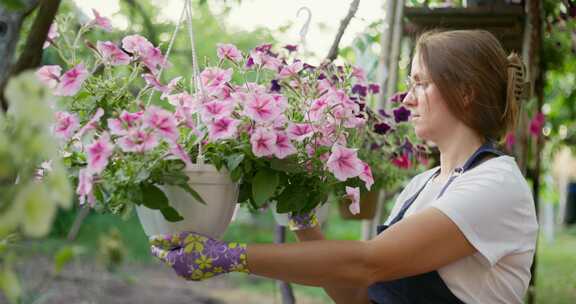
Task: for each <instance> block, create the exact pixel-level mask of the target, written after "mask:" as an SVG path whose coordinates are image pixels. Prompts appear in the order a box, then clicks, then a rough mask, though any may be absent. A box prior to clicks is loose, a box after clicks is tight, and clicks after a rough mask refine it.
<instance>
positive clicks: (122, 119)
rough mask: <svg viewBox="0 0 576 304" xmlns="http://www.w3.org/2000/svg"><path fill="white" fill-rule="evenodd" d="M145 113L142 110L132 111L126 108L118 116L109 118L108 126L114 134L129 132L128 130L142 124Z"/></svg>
mask: <svg viewBox="0 0 576 304" xmlns="http://www.w3.org/2000/svg"><path fill="white" fill-rule="evenodd" d="M143 115H144V113H143V112H142V111H140V112H136V113H130V112H128V111H125V110H124V111H122V113H121V114H120V116H119V117H118V118H109V119H108V128H109V129H110V133H111V134H113V135H126V134H128V131H130V130H132V129H135V128H138V127H139V126H141V125H142V116H143Z"/></svg>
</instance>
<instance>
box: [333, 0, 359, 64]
mask: <svg viewBox="0 0 576 304" xmlns="http://www.w3.org/2000/svg"><path fill="white" fill-rule="evenodd" d="M359 5H360V0H354V1H352V3H351V4H350V8H349V9H348V14H346V17H344V19H342V21H340V28H339V29H338V33H336V37H335V38H334V42H332V46H331V47H330V51H329V52H328V56H326V61H328V62H332V61H334V60H335V59H336V57H338V46H339V45H340V40H342V36H343V35H344V31H345V30H346V28H347V27H348V24H350V20H352V17H354V15H355V14H356V11H358V6H359Z"/></svg>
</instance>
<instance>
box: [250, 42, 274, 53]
mask: <svg viewBox="0 0 576 304" xmlns="http://www.w3.org/2000/svg"><path fill="white" fill-rule="evenodd" d="M271 49H272V44H261V45H259V46H257V47H255V48H254V50H255V51H256V52H262V53H268V52H270V50H271Z"/></svg>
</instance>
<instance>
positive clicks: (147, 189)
mask: <svg viewBox="0 0 576 304" xmlns="http://www.w3.org/2000/svg"><path fill="white" fill-rule="evenodd" d="M140 189H141V190H142V200H143V202H142V204H143V205H144V206H146V207H148V208H150V209H155V210H159V209H162V208H166V207H169V206H170V205H169V204H168V198H167V197H166V195H165V194H164V192H162V190H160V189H159V188H158V187H156V186H154V185H152V184H147V183H144V184H142V185H140Z"/></svg>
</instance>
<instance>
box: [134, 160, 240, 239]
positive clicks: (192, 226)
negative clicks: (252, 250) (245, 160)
mask: <svg viewBox="0 0 576 304" xmlns="http://www.w3.org/2000/svg"><path fill="white" fill-rule="evenodd" d="M186 174H187V175H188V177H189V181H188V184H189V185H190V187H192V189H194V190H196V191H197V192H198V193H199V194H200V196H201V197H202V198H203V199H204V201H205V202H206V205H204V204H202V203H200V202H198V201H196V200H195V199H194V198H193V197H192V196H191V195H190V194H189V193H187V192H186V191H184V190H183V189H182V188H180V187H178V186H160V187H159V188H160V189H161V190H162V191H163V192H164V193H165V194H166V196H167V197H168V201H169V203H170V205H171V206H172V207H174V208H175V209H176V210H178V213H180V215H182V217H183V218H184V219H183V220H181V221H179V222H169V221H167V220H166V219H164V216H163V215H162V213H161V212H160V211H158V210H152V209H149V208H147V207H145V206H136V212H137V214H138V218H139V219H140V223H141V224H142V227H143V228H144V232H145V233H146V235H148V236H152V235H157V234H173V233H178V232H182V231H194V232H198V233H202V234H205V235H207V236H210V237H212V238H216V239H219V238H221V237H222V235H223V234H224V232H225V231H226V228H228V225H229V224H230V221H231V220H232V216H233V214H234V210H235V207H236V202H237V201H238V184H236V183H234V182H232V180H231V179H230V175H229V173H228V172H227V171H225V170H222V171H218V170H216V168H215V167H214V166H212V165H198V164H194V165H193V166H191V167H189V168H187V169H186Z"/></svg>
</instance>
